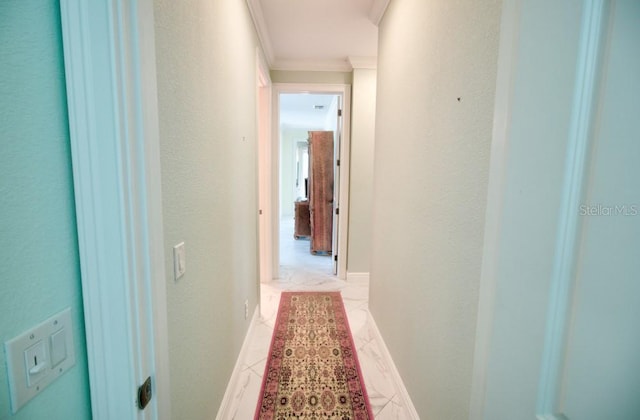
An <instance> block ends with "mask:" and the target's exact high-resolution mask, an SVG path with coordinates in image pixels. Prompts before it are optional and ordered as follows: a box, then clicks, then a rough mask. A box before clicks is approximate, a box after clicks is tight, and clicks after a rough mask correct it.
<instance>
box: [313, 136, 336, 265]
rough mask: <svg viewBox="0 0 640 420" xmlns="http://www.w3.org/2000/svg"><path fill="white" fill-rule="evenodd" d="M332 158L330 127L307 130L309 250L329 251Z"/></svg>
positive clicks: (331, 211) (330, 239) (331, 228)
mask: <svg viewBox="0 0 640 420" xmlns="http://www.w3.org/2000/svg"><path fill="white" fill-rule="evenodd" d="M333 159H334V157H333V131H309V213H310V218H311V253H312V254H331V242H332V239H333V236H332V232H333Z"/></svg>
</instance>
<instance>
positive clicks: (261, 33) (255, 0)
mask: <svg viewBox="0 0 640 420" xmlns="http://www.w3.org/2000/svg"><path fill="white" fill-rule="evenodd" d="M247 7H248V8H249V13H250V14H251V19H253V25H254V26H255V28H256V32H257V33H258V39H259V40H260V45H261V46H262V51H263V53H264V58H265V59H266V60H267V65H268V66H269V67H271V64H272V63H273V62H274V60H275V56H274V53H273V46H272V45H271V38H270V37H269V30H268V29H267V22H266V21H265V19H264V13H263V11H262V6H261V5H260V0H247Z"/></svg>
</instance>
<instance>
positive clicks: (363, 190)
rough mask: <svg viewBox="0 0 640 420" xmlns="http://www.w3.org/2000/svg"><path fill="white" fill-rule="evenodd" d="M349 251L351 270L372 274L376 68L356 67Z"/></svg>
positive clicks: (352, 122)
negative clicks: (370, 264)
mask: <svg viewBox="0 0 640 420" xmlns="http://www.w3.org/2000/svg"><path fill="white" fill-rule="evenodd" d="M351 112H352V113H351V167H350V179H349V184H350V185H349V250H348V254H347V255H348V257H347V258H348V261H347V271H348V272H350V273H368V272H369V268H370V267H369V263H370V253H371V204H372V201H371V200H372V194H373V149H374V135H375V113H376V71H375V70H369V69H354V71H353V89H352V104H351Z"/></svg>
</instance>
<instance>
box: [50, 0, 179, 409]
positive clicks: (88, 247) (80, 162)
mask: <svg viewBox="0 0 640 420" xmlns="http://www.w3.org/2000/svg"><path fill="white" fill-rule="evenodd" d="M60 9H61V23H62V33H63V44H64V61H65V74H66V82H67V103H68V111H69V130H70V137H71V152H72V162H73V178H74V188H75V201H76V216H77V227H78V243H79V252H80V265H81V277H82V295H83V302H84V320H85V331H86V343H87V357H88V370H89V382H90V389H91V406H92V414H93V418H94V419H97V420H99V419H113V418H118V419H125V420H127V419H164V418H167V419H168V418H169V417H170V415H171V409H170V405H169V404H170V394H169V374H168V343H167V326H166V295H165V293H166V291H165V283H164V282H165V274H164V253H163V234H162V214H161V208H162V200H161V189H160V181H159V179H160V164H159V140H158V124H157V121H158V115H157V102H156V80H155V55H154V54H155V47H154V34H153V28H154V20H153V4H152V2H151V1H150V0H139V1H137V2H132V1H128V0H112V1H108V0H102V1H97V0H96V1H91V2H83V1H74V0H62V2H61V7H60ZM147 376H151V377H152V379H153V387H154V397H153V398H152V400H151V402H150V404H149V406H147V408H146V409H145V410H139V409H138V407H137V406H136V399H135V396H136V391H137V387H138V386H139V385H140V384H142V382H143V381H144V380H145V379H146V377H147Z"/></svg>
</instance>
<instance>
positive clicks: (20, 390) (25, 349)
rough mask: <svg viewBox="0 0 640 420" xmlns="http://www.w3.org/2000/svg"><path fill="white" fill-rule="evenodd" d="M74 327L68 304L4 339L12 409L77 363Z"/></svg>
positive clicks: (14, 411) (12, 410) (13, 411)
mask: <svg viewBox="0 0 640 420" xmlns="http://www.w3.org/2000/svg"><path fill="white" fill-rule="evenodd" d="M72 331H73V326H72V325H71V308H67V309H65V310H63V311H62V312H60V313H58V314H56V315H54V316H52V317H51V318H49V319H47V320H46V321H44V322H42V323H41V324H39V325H37V326H36V327H34V328H31V329H30V330H28V331H25V332H24V333H22V334H21V335H19V336H17V337H15V338H12V339H11V340H9V341H7V342H5V343H4V348H5V353H6V356H7V373H8V375H9V389H10V391H11V412H12V413H14V414H15V413H16V412H17V411H18V410H19V409H20V408H21V407H22V406H23V405H25V404H26V403H27V402H28V401H29V400H31V399H32V398H33V397H35V396H36V395H38V394H39V393H40V392H42V390H43V389H44V388H46V387H47V386H48V385H49V384H50V383H51V382H53V381H54V380H55V379H57V378H58V377H59V376H60V375H62V374H63V373H64V372H66V371H67V370H69V369H70V368H71V367H72V366H73V365H75V363H76V359H75V354H74V351H73V336H72ZM52 357H54V358H55V362H56V363H55V364H54V363H53V362H52Z"/></svg>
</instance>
